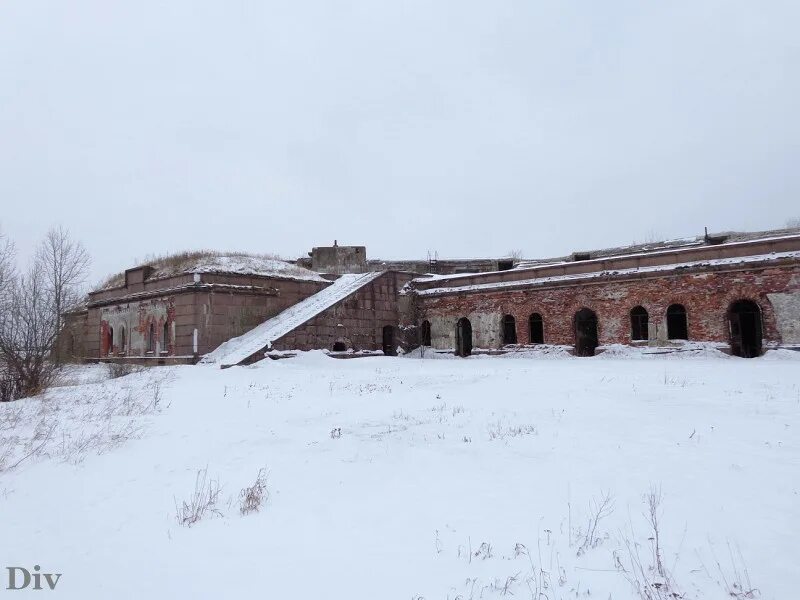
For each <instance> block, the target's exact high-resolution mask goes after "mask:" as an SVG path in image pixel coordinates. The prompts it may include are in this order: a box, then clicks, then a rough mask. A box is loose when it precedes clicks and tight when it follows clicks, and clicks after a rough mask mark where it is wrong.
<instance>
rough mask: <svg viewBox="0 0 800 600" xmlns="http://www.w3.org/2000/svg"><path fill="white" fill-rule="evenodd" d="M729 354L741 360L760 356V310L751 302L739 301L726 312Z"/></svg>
mask: <svg viewBox="0 0 800 600" xmlns="http://www.w3.org/2000/svg"><path fill="white" fill-rule="evenodd" d="M728 326H729V328H730V333H731V353H732V354H734V355H736V356H741V357H742V358H755V357H756V356H761V351H762V348H761V343H762V329H761V309H760V308H759V306H758V304H756V303H755V302H753V301H752V300H739V301H737V302H734V303H733V304H731V307H730V309H729V310H728Z"/></svg>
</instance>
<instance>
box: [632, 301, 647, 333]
mask: <svg viewBox="0 0 800 600" xmlns="http://www.w3.org/2000/svg"><path fill="white" fill-rule="evenodd" d="M647 323H648V315H647V311H646V310H645V309H644V307H643V306H635V307H634V308H633V309H631V339H632V340H634V341H636V340H646V339H648V338H649V335H648V332H647Z"/></svg>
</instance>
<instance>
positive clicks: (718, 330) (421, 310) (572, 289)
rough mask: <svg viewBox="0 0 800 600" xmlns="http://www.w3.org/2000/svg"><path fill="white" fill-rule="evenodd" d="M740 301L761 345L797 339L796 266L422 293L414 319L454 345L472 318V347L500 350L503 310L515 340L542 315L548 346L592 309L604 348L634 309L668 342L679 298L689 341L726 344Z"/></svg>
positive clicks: (561, 340)
mask: <svg viewBox="0 0 800 600" xmlns="http://www.w3.org/2000/svg"><path fill="white" fill-rule="evenodd" d="M740 299H749V300H753V301H755V302H756V303H757V304H758V305H759V307H760V308H761V314H762V322H763V323H762V324H763V338H764V343H765V345H773V346H774V345H788V344H797V343H799V342H800V325H798V323H800V265H794V266H792V267H773V268H763V269H753V270H746V271H745V270H738V271H727V272H719V271H715V272H697V273H687V274H673V275H671V276H664V277H652V278H649V279H635V280H627V281H596V282H594V283H591V284H587V283H579V284H571V285H566V284H564V285H561V286H560V287H545V286H539V287H530V288H528V289H516V290H509V291H491V292H490V291H472V292H462V293H459V294H448V295H440V296H421V297H418V298H417V304H418V307H417V316H416V319H417V323H419V322H421V321H422V319H428V320H429V321H430V322H431V337H432V339H431V342H432V344H433V346H434V347H436V348H442V349H445V348H446V349H449V348H453V347H454V346H455V326H456V321H457V320H458V319H459V318H460V317H464V316H466V317H468V318H469V319H470V321H471V322H472V328H473V343H474V345H475V346H476V347H484V348H498V347H499V346H500V345H501V335H502V334H501V331H502V330H501V319H502V317H503V315H505V314H510V315H513V316H514V317H515V319H516V323H517V337H518V341H519V343H521V344H525V343H528V342H529V328H528V319H529V317H530V315H531V314H532V313H534V312H538V313H540V314H541V315H542V317H543V320H544V341H545V343H548V344H568V345H572V344H574V342H575V335H574V329H573V317H574V315H575V313H576V312H577V311H578V310H580V309H581V308H584V307H587V308H590V309H592V310H593V311H594V312H595V313H596V314H597V318H598V335H599V342H600V344H601V345H603V344H629V343H631V326H630V310H631V309H632V308H633V307H634V306H637V305H641V306H643V307H644V308H645V309H647V311H648V314H649V320H650V323H651V337H659V338H661V339H665V337H666V334H665V329H666V324H665V315H666V310H667V307H668V306H669V305H670V304H674V303H679V304H683V305H684V306H685V307H686V310H687V313H688V328H689V339H691V340H698V341H711V342H723V343H724V342H728V341H729V329H728V320H727V311H728V308H729V306H730V305H731V303H733V302H734V301H736V300H740Z"/></svg>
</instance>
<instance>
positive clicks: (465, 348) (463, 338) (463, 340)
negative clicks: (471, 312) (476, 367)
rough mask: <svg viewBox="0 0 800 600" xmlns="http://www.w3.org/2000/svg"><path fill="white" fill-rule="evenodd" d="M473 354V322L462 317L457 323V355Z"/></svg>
mask: <svg viewBox="0 0 800 600" xmlns="http://www.w3.org/2000/svg"><path fill="white" fill-rule="evenodd" d="M470 354H472V323H470V322H469V319H468V318H467V317H461V318H460V319H459V320H458V323H456V356H469V355H470Z"/></svg>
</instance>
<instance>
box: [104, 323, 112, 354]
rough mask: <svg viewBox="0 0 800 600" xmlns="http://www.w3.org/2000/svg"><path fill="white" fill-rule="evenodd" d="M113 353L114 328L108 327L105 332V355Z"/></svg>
mask: <svg viewBox="0 0 800 600" xmlns="http://www.w3.org/2000/svg"><path fill="white" fill-rule="evenodd" d="M112 352H114V328H113V327H109V328H108V332H106V354H111V353H112Z"/></svg>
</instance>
